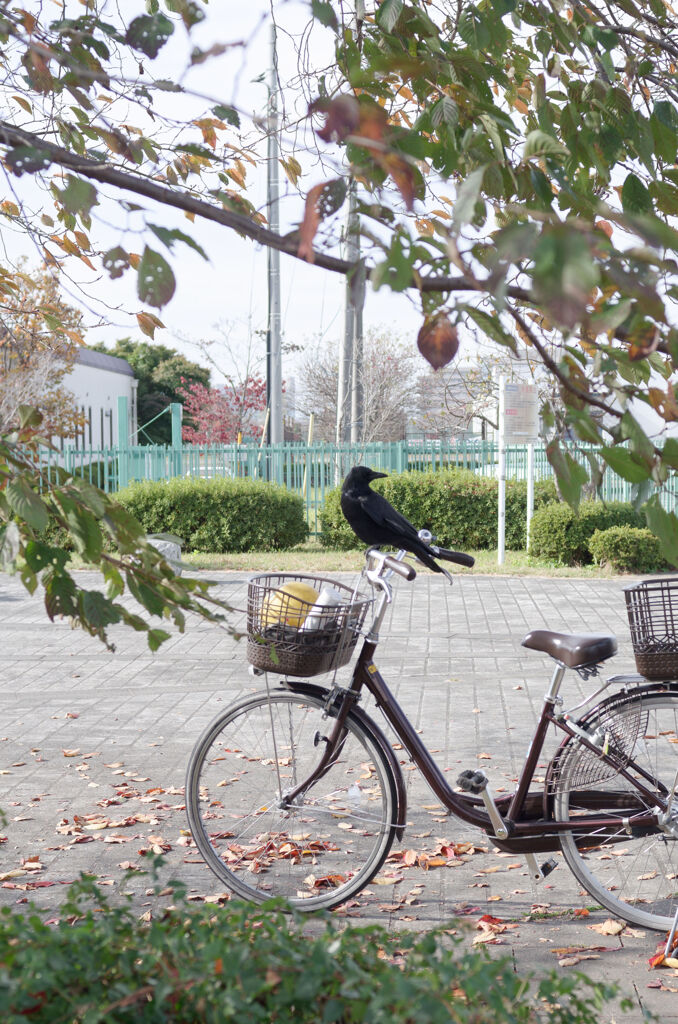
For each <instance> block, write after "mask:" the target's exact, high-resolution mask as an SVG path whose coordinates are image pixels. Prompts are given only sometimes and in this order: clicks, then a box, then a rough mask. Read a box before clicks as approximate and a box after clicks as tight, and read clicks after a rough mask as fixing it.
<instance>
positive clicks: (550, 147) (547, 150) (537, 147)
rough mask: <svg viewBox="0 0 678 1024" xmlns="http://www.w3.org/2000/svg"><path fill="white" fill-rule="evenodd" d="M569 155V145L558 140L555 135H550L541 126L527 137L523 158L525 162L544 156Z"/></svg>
mask: <svg viewBox="0 0 678 1024" xmlns="http://www.w3.org/2000/svg"><path fill="white" fill-rule="evenodd" d="M567 155H568V149H567V147H566V146H563V144H562V143H561V142H558V140H557V139H556V138H554V137H553V135H549V134H548V132H543V131H541V130H540V129H539V128H536V129H535V130H534V131H532V132H528V134H527V137H526V139H525V148H524V149H523V160H524V161H525V162H527V161H528V160H532V159H533V158H534V159H540V158H541V157H544V156H558V157H565V156H567Z"/></svg>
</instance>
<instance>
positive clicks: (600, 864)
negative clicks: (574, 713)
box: [554, 692, 678, 931]
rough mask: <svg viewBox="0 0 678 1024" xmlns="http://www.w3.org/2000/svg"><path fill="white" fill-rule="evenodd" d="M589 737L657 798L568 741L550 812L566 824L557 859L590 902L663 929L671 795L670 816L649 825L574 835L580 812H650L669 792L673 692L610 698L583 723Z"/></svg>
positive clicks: (673, 765)
mask: <svg viewBox="0 0 678 1024" xmlns="http://www.w3.org/2000/svg"><path fill="white" fill-rule="evenodd" d="M582 724H584V725H585V727H586V729H587V730H588V732H589V734H590V735H592V736H595V737H596V740H595V742H596V743H598V744H600V745H601V746H603V747H605V745H607V749H609V750H610V751H611V752H612V753H613V754H614V756H615V758H617V759H618V763H619V764H621V765H622V766H623V767H625V768H626V770H627V771H628V772H629V774H630V776H631V778H633V779H638V781H639V782H640V783H642V784H643V785H644V786H645V788H646V789H647V790H649V791H650V792H651V793H654V794H657V801H656V802H655V801H654V800H653V799H650V798H643V797H642V796H641V794H640V793H639V791H638V790H637V789H636V788H635V787H634V786H633V783H632V782H630V781H629V780H627V779H625V778H623V777H622V776H620V775H619V774H618V772H617V771H616V770H615V768H614V767H613V766H612V765H610V764H607V763H605V762H604V761H602V760H601V758H600V757H599V756H598V755H597V754H595V753H594V752H592V751H591V750H589V749H588V748H587V747H585V746H584V745H583V744H582V743H581V742H580V741H579V740H576V739H572V740H570V741H569V742H568V743H567V744H566V745H565V747H564V748H563V750H562V751H561V754H560V756H559V763H558V768H557V774H556V781H555V786H556V788H555V795H554V815H555V818H556V820H558V821H572V822H573V824H574V826H575V827H574V828H573V829H572V831H571V832H567V833H566V834H564V835H563V836H562V840H561V847H562V851H563V855H564V857H565V860H566V861H567V863H568V865H569V867H570V869H571V870H572V872H573V874H574V875H575V877H576V878H577V879H578V880H579V882H581V884H582V885H583V886H584V888H585V889H587V890H588V892H589V893H590V894H591V895H592V896H593V898H594V899H595V900H597V901H598V902H599V903H601V904H602V905H603V906H604V907H606V908H607V909H608V910H610V911H611V912H612V913H613V914H615V915H617V916H618V917H621V918H624V919H625V920H626V921H629V922H630V923H631V924H636V925H640V926H641V927H643V928H652V929H656V930H658V931H665V930H667V929H668V928H670V926H671V924H672V923H673V920H674V918H675V914H676V909H677V908H678V800H674V802H673V806H672V808H671V809H670V815H671V818H672V820H670V821H669V822H667V823H665V824H664V825H663V826H657V827H656V828H652V827H645V828H644V829H640V828H634V827H633V822H632V820H630V821H629V824H628V827H627V826H625V825H623V824H619V825H610V826H609V827H607V828H603V829H600V830H599V832H597V833H596V834H595V835H593V836H591V837H590V844H589V842H586V846H585V848H584V846H583V844H584V839H583V836H582V833H581V832H579V833H578V832H577V828H576V821H577V818H581V817H582V816H583V815H587V814H588V815H591V814H595V816H596V817H604V816H607V815H609V816H610V817H613V816H614V817H616V818H617V819H619V818H620V817H622V816H626V817H627V818H629V819H632V818H633V815H634V814H638V813H641V812H643V811H645V810H646V809H649V810H653V811H654V810H656V809H657V807H658V804H659V801H660V800H661V799H662V797H663V798H664V799H665V798H666V796H667V794H669V793H671V792H672V791H673V789H674V786H675V782H676V773H677V772H678V693H676V692H672V693H668V692H667V693H660V692H654V693H652V692H650V693H648V692H638V693H636V694H629V695H627V696H622V697H613V698H610V699H609V700H607V701H605V702H604V703H603V704H602V705H601V706H600V707H599V708H596V709H594V711H593V712H591V714H589V715H588V716H587V717H586V719H585V720H584V722H583V723H582Z"/></svg>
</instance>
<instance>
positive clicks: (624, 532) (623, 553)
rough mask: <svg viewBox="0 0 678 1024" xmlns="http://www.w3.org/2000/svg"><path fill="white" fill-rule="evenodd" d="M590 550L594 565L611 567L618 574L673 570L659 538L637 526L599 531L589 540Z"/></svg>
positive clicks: (613, 527)
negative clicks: (662, 550) (664, 554)
mask: <svg viewBox="0 0 678 1024" xmlns="http://www.w3.org/2000/svg"><path fill="white" fill-rule="evenodd" d="M589 550H590V552H591V555H592V556H593V560H594V562H596V563H597V564H598V565H609V566H610V567H611V568H612V569H614V570H615V571H616V572H641V573H646V572H665V571H666V570H668V569H670V568H672V567H671V566H670V565H669V563H668V562H667V561H666V559H665V558H664V557H663V555H662V554H661V550H660V545H659V540H658V539H657V537H655V535H654V534H653V533H651V532H650V530H648V529H639V528H638V527H636V526H611V527H610V528H609V529H608V530H596V531H595V532H594V534H593V536H592V537H591V539H590V540H589Z"/></svg>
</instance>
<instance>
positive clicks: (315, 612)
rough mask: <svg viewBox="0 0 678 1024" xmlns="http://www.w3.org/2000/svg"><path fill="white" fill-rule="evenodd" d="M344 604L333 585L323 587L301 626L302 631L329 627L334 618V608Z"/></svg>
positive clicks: (341, 596)
mask: <svg viewBox="0 0 678 1024" xmlns="http://www.w3.org/2000/svg"><path fill="white" fill-rule="evenodd" d="M342 604H344V597H343V595H342V594H340V593H339V591H338V590H335V589H334V587H323V588H322V590H321V591H320V593H319V594H318V597H317V600H316V602H315V604H314V605H313V607H312V608H311V610H310V611H309V613H308V615H307V616H306V618H305V620H304V624H303V626H302V627H301V632H302V633H310V632H313V631H316V630H320V629H330V628H331V627H332V625H333V623H334V621H335V619H336V613H335V612H333V609H334V608H337V607H338V606H339V605H342Z"/></svg>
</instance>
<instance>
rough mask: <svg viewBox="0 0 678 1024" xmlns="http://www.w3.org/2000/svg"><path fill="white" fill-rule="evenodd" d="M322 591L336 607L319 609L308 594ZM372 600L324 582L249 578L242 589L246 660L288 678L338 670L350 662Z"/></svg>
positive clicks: (269, 575)
mask: <svg viewBox="0 0 678 1024" xmlns="http://www.w3.org/2000/svg"><path fill="white" fill-rule="evenodd" d="M290 584H292V586H290ZM295 584H301V585H302V586H301V587H299V586H294V585H295ZM305 587H306V588H310V590H308V592H306V591H305V590H304V588H305ZM324 587H330V588H332V590H334V591H336V592H337V593H338V594H339V596H340V597H341V599H342V600H341V603H338V604H335V605H332V606H328V607H325V608H323V609H319V608H318V606H317V605H316V604H315V600H314V599H313V592H315V593H316V594H319V593H320V591H321V590H322V589H323V588H324ZM307 598H308V599H307ZM373 600H374V597H373V595H372V594H370V595H369V596H367V595H365V594H361V593H358V592H357V590H356V589H355V588H353V587H349V586H346V584H344V583H339V582H337V580H333V579H328V578H327V577H324V576H306V575H301V574H294V573H266V574H265V575H263V576H254V577H253V578H252V579H251V580H250V581H249V586H248V589H247V660H248V661H249V662H251V664H252V665H254V666H255V668H259V669H263V670H264V671H265V672H279V673H281V674H283V675H288V676H315V675H319V674H320V673H321V672H330V671H333V670H334V669H337V668H341V666H342V665H346V664H347V663H348V662H349V661H350V660H351V655H352V653H353V650H354V648H355V645H356V643H357V642H358V636H359V635H360V630H361V628H362V625H363V622H364V621H365V616H366V614H367V609H368V608H369V606H370V605H371V604H372V602H373Z"/></svg>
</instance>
